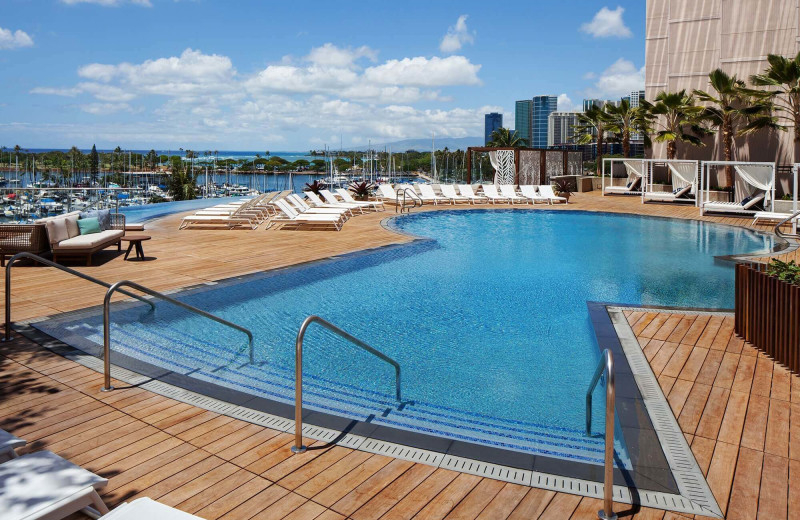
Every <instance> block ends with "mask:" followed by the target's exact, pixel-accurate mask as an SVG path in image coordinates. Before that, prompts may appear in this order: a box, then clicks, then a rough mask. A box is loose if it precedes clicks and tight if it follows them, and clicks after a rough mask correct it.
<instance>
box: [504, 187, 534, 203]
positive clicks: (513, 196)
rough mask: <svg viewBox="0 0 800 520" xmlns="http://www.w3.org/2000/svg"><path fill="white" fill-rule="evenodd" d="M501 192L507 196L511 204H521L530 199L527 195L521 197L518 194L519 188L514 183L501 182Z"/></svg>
mask: <svg viewBox="0 0 800 520" xmlns="http://www.w3.org/2000/svg"><path fill="white" fill-rule="evenodd" d="M500 193H501V194H502V195H503V197H506V198H507V199H508V200H509V201H510V202H511V204H514V203H519V204H526V203H527V202H528V199H527V198H526V197H520V196H519V195H517V190H516V189H515V187H514V185H513V184H501V185H500Z"/></svg>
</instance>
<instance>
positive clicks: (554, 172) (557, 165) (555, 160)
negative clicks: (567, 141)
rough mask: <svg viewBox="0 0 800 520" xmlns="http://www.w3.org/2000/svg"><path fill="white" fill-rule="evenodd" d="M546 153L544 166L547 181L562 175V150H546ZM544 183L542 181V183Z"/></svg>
mask: <svg viewBox="0 0 800 520" xmlns="http://www.w3.org/2000/svg"><path fill="white" fill-rule="evenodd" d="M545 154H546V161H547V164H546V167H547V179H546V181H547V182H550V179H551V178H553V177H558V176H559V175H564V152H562V151H560V150H558V151H556V150H554V151H547V152H545ZM542 184H544V183H542Z"/></svg>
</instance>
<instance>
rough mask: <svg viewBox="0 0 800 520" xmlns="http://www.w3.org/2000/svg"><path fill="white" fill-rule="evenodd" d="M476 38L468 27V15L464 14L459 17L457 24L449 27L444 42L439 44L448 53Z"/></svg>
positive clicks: (441, 49)
mask: <svg viewBox="0 0 800 520" xmlns="http://www.w3.org/2000/svg"><path fill="white" fill-rule="evenodd" d="M474 40H475V36H474V34H472V33H470V32H469V30H468V29H467V15H465V14H462V15H461V16H459V17H458V20H457V21H456V24H455V25H451V26H450V27H448V29H447V34H445V35H444V37H443V38H442V43H440V44H439V50H440V51H442V52H446V53H452V52H456V51H458V50H460V49H461V47H463V46H464V44H467V43H472V42H473V41H474Z"/></svg>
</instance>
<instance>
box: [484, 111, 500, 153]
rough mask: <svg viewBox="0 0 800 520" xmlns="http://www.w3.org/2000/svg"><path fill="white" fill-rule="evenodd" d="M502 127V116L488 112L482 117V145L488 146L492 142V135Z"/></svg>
mask: <svg viewBox="0 0 800 520" xmlns="http://www.w3.org/2000/svg"><path fill="white" fill-rule="evenodd" d="M502 126H503V114H500V113H498V112H490V113H488V114H485V115H484V116H483V144H484V146H486V145H488V144H489V142H490V141H491V140H492V133H493V132H494V131H495V130H497V129H498V128H501V127H502Z"/></svg>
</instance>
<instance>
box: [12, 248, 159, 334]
mask: <svg viewBox="0 0 800 520" xmlns="http://www.w3.org/2000/svg"><path fill="white" fill-rule="evenodd" d="M22 258H29V259H31V260H33V261H35V262H38V263H40V264H44V265H47V266H50V267H55V268H56V269H60V270H61V271H64V272H65V273H69V274H71V275H73V276H77V277H78V278H82V279H83V280H86V281H89V282H92V283H95V284H97V285H102V286H103V287H111V284H110V283H108V282H104V281H103V280H99V279H97V278H95V277H93V276H89V275H88V274H83V273H81V272H80V271H76V270H75V269H70V268H69V267H66V266H63V265H61V264H57V263H55V262H53V261H51V260H47V259H45V258H42V257H41V256H39V255H35V254H33V253H27V252H22V253H17V254H15V255H14V256H12V257H11V259H10V260H9V261H8V263H7V264H6V299H5V302H6V327H5V328H6V330H5V335H4V336H3V341H8V340H10V339H11V266H13V265H14V262H16V261H17V260H20V259H22ZM120 292H121V293H122V294H124V295H125V296H129V297H131V298H136V299H137V300H141V301H143V302H145V303H146V304H148V305H149V306H150V308H151V309H155V308H156V306H155V304H153V302H151V301H150V300H148V299H146V298H143V297H142V296H139V295H137V294H133V293H130V292H128V291H120Z"/></svg>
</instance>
